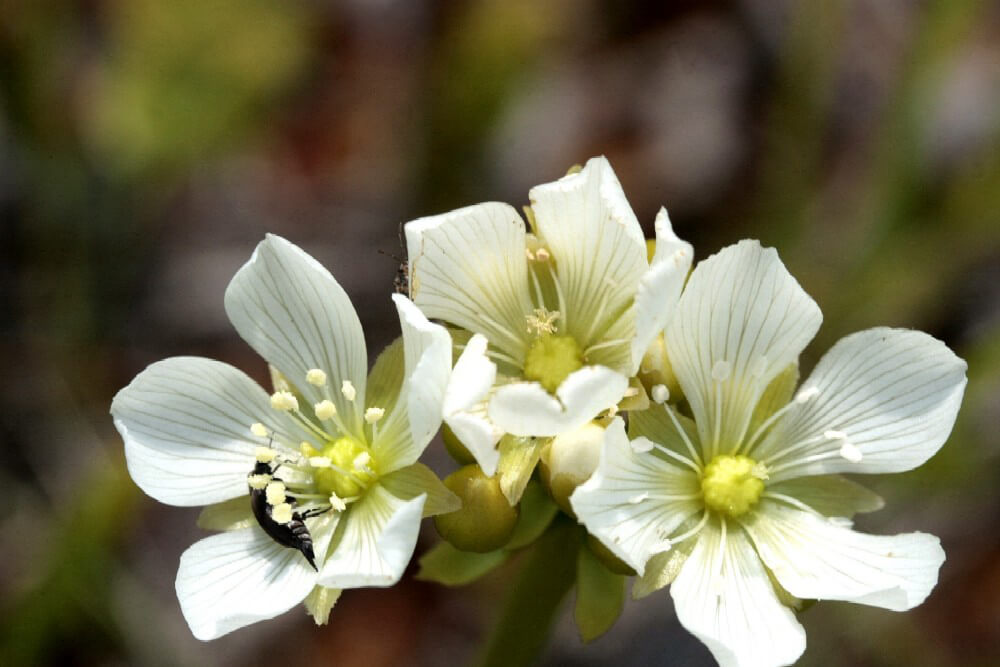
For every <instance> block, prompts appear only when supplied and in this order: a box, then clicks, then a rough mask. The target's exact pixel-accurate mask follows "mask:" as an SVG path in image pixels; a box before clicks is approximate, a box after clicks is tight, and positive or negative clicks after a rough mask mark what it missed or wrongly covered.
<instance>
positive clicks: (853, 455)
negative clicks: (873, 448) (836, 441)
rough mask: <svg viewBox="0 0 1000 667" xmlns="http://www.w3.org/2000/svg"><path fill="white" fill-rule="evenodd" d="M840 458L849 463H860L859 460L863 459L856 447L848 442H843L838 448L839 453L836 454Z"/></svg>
mask: <svg viewBox="0 0 1000 667" xmlns="http://www.w3.org/2000/svg"><path fill="white" fill-rule="evenodd" d="M838 453H839V454H840V455H841V456H842V457H844V458H845V459H847V460H848V461H850V462H851V463H861V459H863V458H864V454H862V452H861V450H860V449H858V447H857V446H856V445H854V444H852V443H850V442H848V441H846V440H845V441H844V444H843V445H841V446H840V451H839V452H838Z"/></svg>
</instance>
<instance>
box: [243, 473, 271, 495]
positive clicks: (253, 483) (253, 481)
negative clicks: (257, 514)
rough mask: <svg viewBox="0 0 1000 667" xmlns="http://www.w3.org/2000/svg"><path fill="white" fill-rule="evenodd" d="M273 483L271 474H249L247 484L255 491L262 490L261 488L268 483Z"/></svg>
mask: <svg viewBox="0 0 1000 667" xmlns="http://www.w3.org/2000/svg"><path fill="white" fill-rule="evenodd" d="M270 483H271V476H270V475H248V476H247V484H248V485H249V486H250V488H251V489H254V490H255V491H260V490H261V489H264V488H267V485H268V484H270Z"/></svg>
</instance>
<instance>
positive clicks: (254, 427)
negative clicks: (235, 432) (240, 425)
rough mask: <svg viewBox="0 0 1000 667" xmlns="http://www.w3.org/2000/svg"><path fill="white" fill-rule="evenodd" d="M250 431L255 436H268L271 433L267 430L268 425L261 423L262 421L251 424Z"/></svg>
mask: <svg viewBox="0 0 1000 667" xmlns="http://www.w3.org/2000/svg"><path fill="white" fill-rule="evenodd" d="M250 432H251V433H253V434H254V435H255V436H257V437H258V438H266V437H267V436H268V435H270V432H269V431H268V430H267V427H266V426H264V425H263V424H261V423H260V422H258V423H256V424H251V425H250Z"/></svg>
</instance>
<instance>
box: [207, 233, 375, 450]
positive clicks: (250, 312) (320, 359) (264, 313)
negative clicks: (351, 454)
mask: <svg viewBox="0 0 1000 667" xmlns="http://www.w3.org/2000/svg"><path fill="white" fill-rule="evenodd" d="M225 302H226V313H227V314H228V315H229V319H230V321H232V323H233V326H235V327H236V330H237V331H238V332H239V334H240V336H242V337H243V339H244V340H245V341H246V342H247V343H249V344H250V346H251V347H252V348H253V349H254V350H256V351H257V353H258V354H260V356H262V357H264V359H266V360H267V361H268V362H269V363H271V364H273V365H274V366H275V367H276V368H277V369H278V370H279V371H281V373H282V375H284V376H285V378H287V380H288V381H289V382H292V383H294V384H295V387H296V389H298V390H299V392H301V393H302V394H303V395H304V396H305V398H306V400H308V401H309V403H310V404H313V403H318V402H320V401H322V400H324V399H330V400H332V401H333V402H334V404H335V405H336V406H337V412H338V413H339V414H340V415H341V419H343V420H344V422H345V423H346V424H347V426H348V428H351V429H353V430H354V431H355V435H357V434H358V433H360V431H361V425H362V421H361V413H362V411H363V409H364V406H365V400H364V399H365V380H366V377H367V375H368V354H367V352H366V350H365V337H364V333H363V332H362V331H361V322H360V321H359V320H358V315H357V313H355V312H354V307H353V306H352V305H351V301H350V299H349V298H348V297H347V293H346V292H344V289H343V288H342V287H341V286H340V285H339V284H338V283H337V281H336V280H334V278H333V276H332V275H330V272H329V271H327V270H326V269H325V268H324V267H323V266H322V265H321V264H320V263H319V262H317V261H316V260H315V259H313V258H312V257H310V256H309V255H308V254H306V253H305V252H304V251H303V250H302V249H301V248H299V247H298V246H295V245H293V244H292V243H289V242H288V241H286V240H285V239H283V238H281V237H280V236H275V235H273V234H268V235H267V237H266V238H265V239H264V240H263V241H261V242H260V244H258V245H257V249H256V250H254V253H253V255H252V256H251V257H250V261H248V262H247V263H246V264H244V265H243V267H242V268H241V269H240V270H239V271H238V272H237V273H236V275H235V276H234V277H233V279H232V281H231V282H230V283H229V287H227V288H226V299H225ZM313 368H318V369H320V370H322V371H324V372H325V373H326V375H327V380H326V386H325V387H317V386H314V385H312V384H309V383H308V382H306V373H307V372H308V371H309V370H310V369H313ZM344 381H350V382H351V383H352V384H353V385H354V387H355V389H356V390H357V400H354V401H349V400H347V398H345V397H344V395H343V394H342V393H341V391H340V387H341V385H342V384H343V382H344Z"/></svg>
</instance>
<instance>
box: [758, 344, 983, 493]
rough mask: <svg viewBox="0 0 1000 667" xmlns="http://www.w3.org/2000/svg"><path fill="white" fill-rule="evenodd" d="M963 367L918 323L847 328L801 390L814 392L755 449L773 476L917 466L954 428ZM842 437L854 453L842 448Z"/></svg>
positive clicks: (775, 479) (896, 470)
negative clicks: (901, 326)
mask: <svg viewBox="0 0 1000 667" xmlns="http://www.w3.org/2000/svg"><path fill="white" fill-rule="evenodd" d="M965 370H966V365H965V362H964V361H962V360H961V359H959V358H958V357H956V356H955V354H954V353H953V352H952V351H951V350H949V349H948V347H947V346H946V345H945V344H944V343H942V342H940V341H938V340H936V339H934V338H932V337H931V336H928V335H927V334H925V333H921V332H919V331H910V330H907V329H888V328H878V329H869V330H867V331H861V332H859V333H856V334H852V335H850V336H847V337H846V338H843V339H842V340H840V341H839V342H838V343H837V344H836V345H834V346H833V348H832V349H831V350H830V351H829V352H828V353H827V354H826V355H825V356H824V357H823V358H822V359H821V360H820V362H819V364H817V365H816V369H815V370H814V371H813V373H812V375H811V376H810V377H809V379H808V380H806V381H805V382H804V383H803V384H802V387H803V389H801V390H800V394H801V393H802V392H803V391H811V392H812V393H814V395H813V397H812V398H810V399H809V400H808V401H804V402H802V403H796V404H794V405H792V406H791V408H790V409H789V412H788V413H787V414H786V415H785V416H784V417H783V418H782V419H781V421H780V422H779V423H778V425H777V427H776V428H775V429H773V430H772V432H771V433H769V434H768V436H767V437H766V438H765V440H764V441H763V442H762V443H761V445H760V447H758V448H757V449H756V450H754V454H753V456H754V457H755V458H757V459H758V460H761V461H765V462H766V463H767V465H768V467H769V468H771V469H772V470H773V471H774V474H773V476H772V479H773V480H774V481H778V480H781V479H788V478H792V477H799V476H805V475H825V474H829V473H835V472H858V473H884V472H900V471H903V470H910V469H911V468H915V467H917V466H919V465H920V464H922V463H923V462H924V461H926V460H927V459H929V458H930V457H931V456H933V455H934V453H935V452H937V450H938V449H940V448H941V445H942V444H944V441H945V440H946V439H947V438H948V434H949V433H951V427H952V425H953V424H954V423H955V416H956V415H957V414H958V408H959V405H960V404H961V402H962V394H963V393H964V391H965V383H966V379H965ZM845 444H848V445H850V446H852V447H853V449H850V451H849V452H848V453H849V454H850V455H851V458H852V459H854V461H851V460H849V459H848V458H845V456H843V455H841V454H840V452H841V450H842V448H843V447H844V445H845ZM855 450H856V451H855ZM858 454H860V460H858V456H857V455H858Z"/></svg>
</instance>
